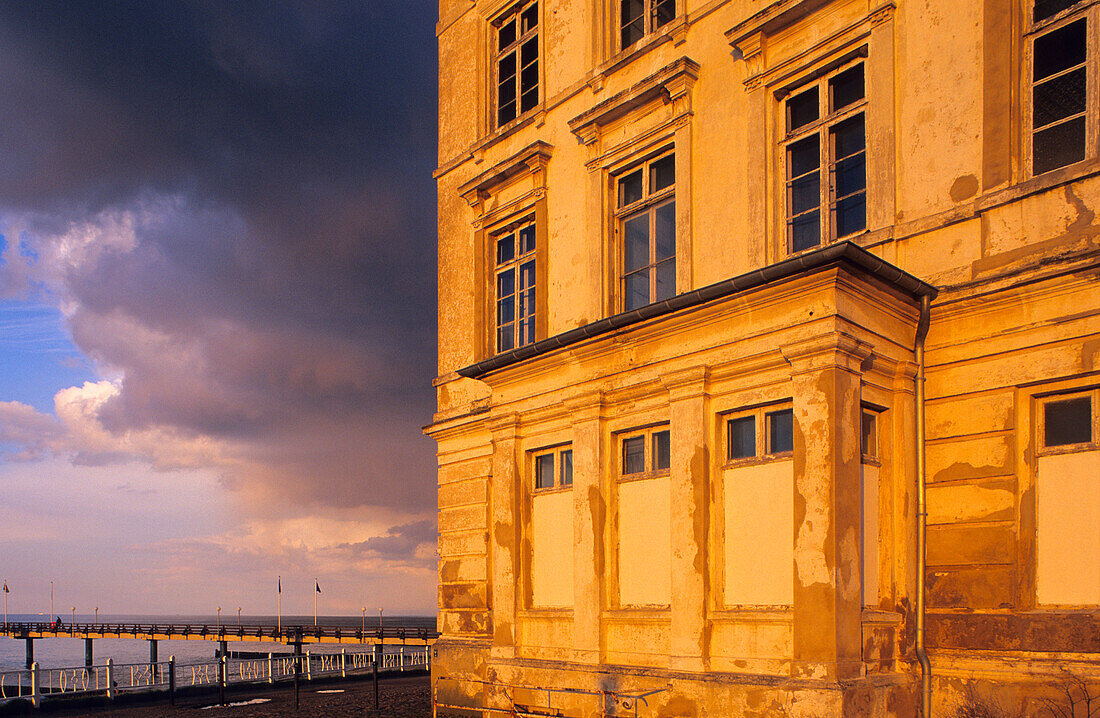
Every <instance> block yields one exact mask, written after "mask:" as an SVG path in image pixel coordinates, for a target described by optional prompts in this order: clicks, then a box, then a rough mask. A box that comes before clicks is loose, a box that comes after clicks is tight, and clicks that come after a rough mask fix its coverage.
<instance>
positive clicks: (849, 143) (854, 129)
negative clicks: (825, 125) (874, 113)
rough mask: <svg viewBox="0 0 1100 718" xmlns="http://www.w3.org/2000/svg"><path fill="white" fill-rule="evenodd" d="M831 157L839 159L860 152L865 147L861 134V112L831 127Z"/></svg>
mask: <svg viewBox="0 0 1100 718" xmlns="http://www.w3.org/2000/svg"><path fill="white" fill-rule="evenodd" d="M831 134H832V136H833V157H835V158H836V159H840V158H842V157H848V156H850V155H854V154H855V153H857V152H862V151H863V149H864V147H866V142H865V140H864V135H863V113H860V114H858V115H856V116H855V117H853V118H851V119H850V120H845V121H844V122H841V123H838V124H837V125H836V126H835V127H833V129H832V132H831Z"/></svg>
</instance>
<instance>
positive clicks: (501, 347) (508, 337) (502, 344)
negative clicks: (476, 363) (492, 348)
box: [497, 324, 515, 352]
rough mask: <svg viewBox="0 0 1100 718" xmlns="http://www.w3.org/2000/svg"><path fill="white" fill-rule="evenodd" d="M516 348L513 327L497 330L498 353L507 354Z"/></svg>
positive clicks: (508, 326)
mask: <svg viewBox="0 0 1100 718" xmlns="http://www.w3.org/2000/svg"><path fill="white" fill-rule="evenodd" d="M514 348H515V342H514V341H513V339H512V325H511V324H509V325H507V326H503V327H499V328H498V329H497V351H498V352H506V351H509V350H511V349H514Z"/></svg>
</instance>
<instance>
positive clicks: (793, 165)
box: [784, 62, 867, 252]
mask: <svg viewBox="0 0 1100 718" xmlns="http://www.w3.org/2000/svg"><path fill="white" fill-rule="evenodd" d="M866 107H867V100H866V94H865V92H864V84H863V63H862V62H860V63H857V64H855V65H851V66H849V67H846V68H843V69H841V70H838V71H836V72H832V73H829V74H827V75H825V76H824V77H822V78H820V79H818V80H815V81H814V83H813V84H811V85H810V86H809V87H806V88H804V89H801V90H799V91H798V92H797V93H796V94H794V95H792V96H791V97H789V98H788V99H787V101H786V103H785V109H786V122H787V135H786V137H785V138H784V145H785V147H786V154H787V241H788V243H789V246H790V250H791V251H792V252H800V251H802V250H804V249H809V248H811V247H816V246H818V245H820V244H822V243H823V242H830V241H832V240H835V239H840V238H842V237H845V236H847V235H850V234H854V233H855V232H860V231H862V230H864V229H866V228H867V143H866V137H865V135H866V132H865V130H864V111H865V109H866Z"/></svg>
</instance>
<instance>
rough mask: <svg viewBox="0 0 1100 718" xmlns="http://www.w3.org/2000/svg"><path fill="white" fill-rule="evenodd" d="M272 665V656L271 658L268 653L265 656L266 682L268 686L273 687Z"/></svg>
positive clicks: (273, 673) (273, 666) (273, 672)
mask: <svg viewBox="0 0 1100 718" xmlns="http://www.w3.org/2000/svg"><path fill="white" fill-rule="evenodd" d="M274 663H275V660H274V656H272V655H271V654H270V653H268V654H267V682H268V684H269V685H274V683H275V671H274V670H273V669H274V668H275V665H274Z"/></svg>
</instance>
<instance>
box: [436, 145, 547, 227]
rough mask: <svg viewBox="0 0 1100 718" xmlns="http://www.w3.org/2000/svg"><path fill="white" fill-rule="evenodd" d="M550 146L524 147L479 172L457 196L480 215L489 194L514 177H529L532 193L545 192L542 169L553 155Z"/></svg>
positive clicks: (461, 188) (463, 186)
mask: <svg viewBox="0 0 1100 718" xmlns="http://www.w3.org/2000/svg"><path fill="white" fill-rule="evenodd" d="M553 149H554V148H553V146H552V145H550V144H548V143H546V142H543V141H542V140H537V141H535V142H532V143H531V144H529V145H527V146H526V147H524V148H523V149H522V150H520V151H519V152H517V153H516V154H514V155H512V156H511V157H509V158H508V159H506V160H504V161H503V162H498V163H497V164H496V165H494V166H492V167H490V168H489V169H487V170H485V171H484V172H481V173H480V174H478V175H477V176H476V177H474V178H473V179H471V180H469V181H468V182H466V183H464V184H463V185H462V186H460V187H459V188H458V194H459V195H460V196H461V197H462V199H464V200H466V203H467V204H468V205H470V207H471V208H472V209H473V210H474V212H475V213H476V214H477V216H478V218H480V217H481V216H482V214H484V207H485V201H486V200H487V199H489V197H490V196H491V195H492V193H493V191H494V190H495V189H497V188H498V187H500V186H501V185H502V184H504V183H505V182H508V181H510V180H512V179H515V178H516V177H520V176H525V175H527V176H530V177H532V178H533V180H534V186H535V189H536V191H537V190H542V191H543V192H545V190H546V173H545V171H544V170H545V169H546V165H547V163H549V161H550V155H551V154H552V153H553Z"/></svg>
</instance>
